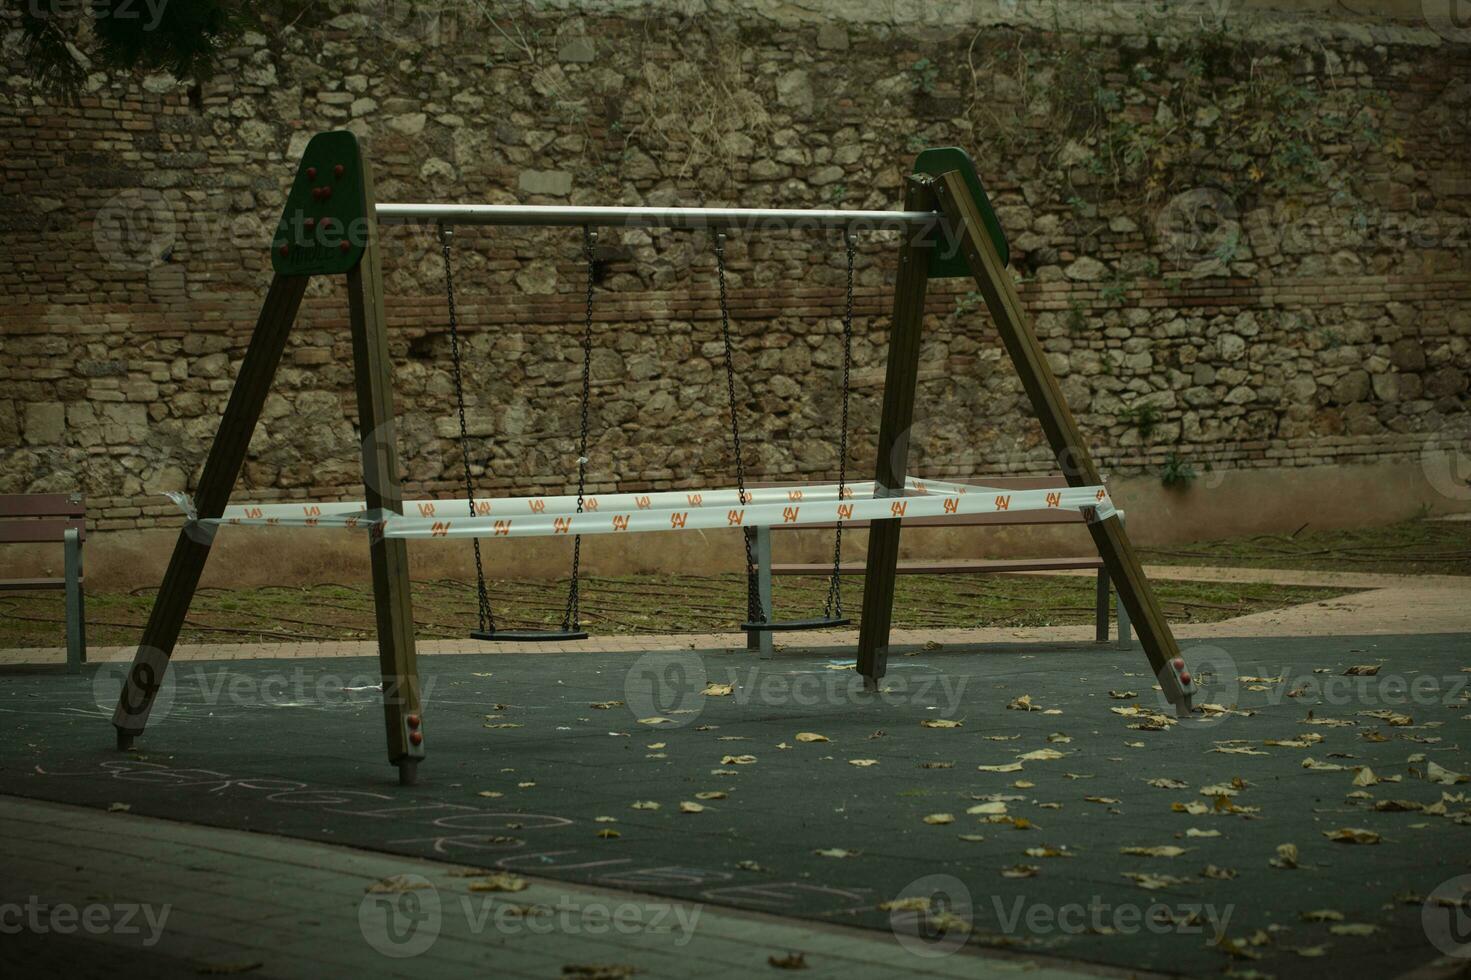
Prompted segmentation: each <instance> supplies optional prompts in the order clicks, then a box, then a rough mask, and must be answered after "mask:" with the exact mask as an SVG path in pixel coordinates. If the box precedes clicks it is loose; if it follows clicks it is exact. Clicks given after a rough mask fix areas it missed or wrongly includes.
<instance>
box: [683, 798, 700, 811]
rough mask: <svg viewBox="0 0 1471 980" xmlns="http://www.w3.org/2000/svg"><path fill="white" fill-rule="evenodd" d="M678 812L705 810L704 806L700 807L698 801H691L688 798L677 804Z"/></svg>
mask: <svg viewBox="0 0 1471 980" xmlns="http://www.w3.org/2000/svg"><path fill="white" fill-rule="evenodd" d="M679 812H680V813H704V812H705V808H704V807H702V806H701V805H700V804H698V803H691V802H690V801H689V800H683V801H681V802H680V804H679Z"/></svg>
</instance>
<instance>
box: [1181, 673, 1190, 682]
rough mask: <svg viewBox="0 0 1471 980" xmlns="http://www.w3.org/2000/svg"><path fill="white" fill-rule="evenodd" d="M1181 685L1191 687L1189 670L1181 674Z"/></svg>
mask: <svg viewBox="0 0 1471 980" xmlns="http://www.w3.org/2000/svg"><path fill="white" fill-rule="evenodd" d="M1180 683H1181V684H1184V685H1186V686H1189V684H1190V671H1188V670H1182V671H1181V672H1180Z"/></svg>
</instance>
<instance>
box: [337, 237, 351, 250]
mask: <svg viewBox="0 0 1471 980" xmlns="http://www.w3.org/2000/svg"><path fill="white" fill-rule="evenodd" d="M351 250H352V242H350V241H348V240H347V239H346V238H344V239H343V240H342V242H341V243H340V244H339V245H338V246H337V251H339V252H348V251H351Z"/></svg>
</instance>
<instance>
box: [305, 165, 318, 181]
mask: <svg viewBox="0 0 1471 980" xmlns="http://www.w3.org/2000/svg"><path fill="white" fill-rule="evenodd" d="M306 175H307V177H309V178H310V179H312V180H316V179H317V168H316V167H307V168H306Z"/></svg>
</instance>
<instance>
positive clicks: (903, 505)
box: [375, 487, 1114, 538]
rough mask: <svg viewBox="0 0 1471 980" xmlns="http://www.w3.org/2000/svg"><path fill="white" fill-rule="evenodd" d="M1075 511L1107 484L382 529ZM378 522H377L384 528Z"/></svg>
mask: <svg viewBox="0 0 1471 980" xmlns="http://www.w3.org/2000/svg"><path fill="white" fill-rule="evenodd" d="M1013 510H1016V511H1026V510H1078V511H1083V512H1084V513H1085V515H1088V514H1091V515H1092V518H1091V519H1094V520H1103V519H1106V518H1108V517H1110V516H1112V515H1113V513H1114V508H1113V502H1112V501H1111V500H1110V499H1109V497H1108V491H1107V490H1105V489H1104V488H1103V487H1066V488H1062V489H1057V490H1046V489H1041V490H1008V491H1000V492H997V493H995V494H980V493H974V492H967V493H958V494H926V495H923V496H916V497H903V498H899V499H895V498H893V497H855V498H853V499H851V500H846V501H833V500H827V501H812V502H804V503H791V504H782V503H772V504H754V505H747V506H745V507H729V508H719V507H691V508H673V509H668V510H655V509H653V508H650V509H647V510H634V511H622V512H610V511H603V512H600V513H597V514H587V513H583V514H557V515H552V514H545V513H543V514H536V515H529V516H527V517H503V518H495V517H464V518H460V519H454V518H449V519H442V520H431V519H428V518H422V517H392V516H391V517H389V518H388V519H387V520H386V521H384V522H383V523H382V525H381V533H382V534H383V535H384V536H385V537H390V538H459V537H483V538H521V537H527V538H530V537H553V536H556V535H568V536H571V535H577V534H618V533H630V534H632V533H639V532H645V531H692V530H714V529H721V528H733V527H759V526H762V525H770V526H777V525H786V526H800V525H803V524H830V523H832V522H834V521H845V522H851V521H875V520H890V519H893V518H896V517H899V518H914V517H944V516H948V515H959V514H994V513H999V512H1002V511H1013ZM379 529H380V528H375V530H379Z"/></svg>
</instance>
